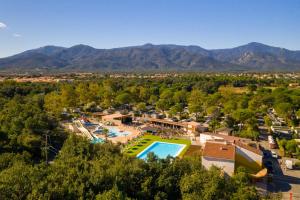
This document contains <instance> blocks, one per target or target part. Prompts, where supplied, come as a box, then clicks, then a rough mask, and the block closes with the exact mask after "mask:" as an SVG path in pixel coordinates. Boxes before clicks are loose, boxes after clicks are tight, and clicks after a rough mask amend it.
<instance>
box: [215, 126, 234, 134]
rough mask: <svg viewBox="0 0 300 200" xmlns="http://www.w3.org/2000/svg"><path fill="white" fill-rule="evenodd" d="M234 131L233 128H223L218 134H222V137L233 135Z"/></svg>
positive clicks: (218, 130) (217, 131)
mask: <svg viewBox="0 0 300 200" xmlns="http://www.w3.org/2000/svg"><path fill="white" fill-rule="evenodd" d="M232 131H233V129H232V128H226V127H222V128H219V129H217V130H216V133H217V134H220V135H231V134H232Z"/></svg>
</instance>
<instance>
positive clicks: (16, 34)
mask: <svg viewBox="0 0 300 200" xmlns="http://www.w3.org/2000/svg"><path fill="white" fill-rule="evenodd" d="M13 36H14V37H22V35H21V34H18V33H14V34H13Z"/></svg>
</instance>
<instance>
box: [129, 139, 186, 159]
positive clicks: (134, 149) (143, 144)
mask: <svg viewBox="0 0 300 200" xmlns="http://www.w3.org/2000/svg"><path fill="white" fill-rule="evenodd" d="M153 142H169V143H176V144H185V145H186V147H185V148H184V149H183V151H182V152H181V153H180V154H179V157H182V156H183V155H184V154H185V152H186V151H187V150H188V148H189V147H190V145H191V141H190V140H185V139H178V138H173V139H162V138H161V137H159V136H154V135H144V136H142V137H141V138H139V139H138V140H137V141H136V142H134V143H131V144H128V146H127V147H126V148H125V150H124V153H125V154H127V155H130V156H136V155H138V154H139V153H140V152H142V151H143V150H144V149H145V148H147V147H148V146H149V145H151V144H152V143H153Z"/></svg>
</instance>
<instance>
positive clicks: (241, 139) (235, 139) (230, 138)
mask: <svg viewBox="0 0 300 200" xmlns="http://www.w3.org/2000/svg"><path fill="white" fill-rule="evenodd" d="M200 135H210V136H213V137H218V138H222V139H223V140H225V141H228V142H232V143H233V142H235V141H251V140H250V139H247V138H240V137H235V136H230V135H222V134H217V133H211V132H204V133H200Z"/></svg>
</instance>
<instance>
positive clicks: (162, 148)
mask: <svg viewBox="0 0 300 200" xmlns="http://www.w3.org/2000/svg"><path fill="white" fill-rule="evenodd" d="M185 147H186V145H185V144H175V143H167V142H154V143H152V144H151V145H150V146H148V147H147V148H146V149H144V151H142V152H141V153H139V154H138V155H137V156H136V157H137V158H140V159H144V160H145V159H146V158H147V155H148V153H150V152H153V153H154V154H155V155H157V156H158V158H166V157H168V156H172V157H176V156H178V155H179V154H180V153H181V151H182V150H183V149H184V148H185Z"/></svg>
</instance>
